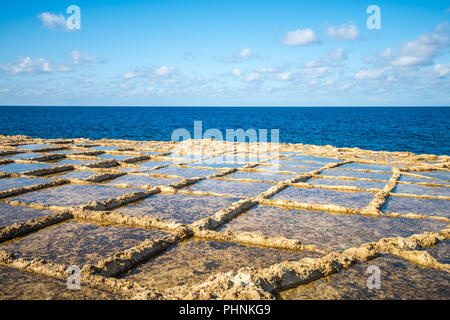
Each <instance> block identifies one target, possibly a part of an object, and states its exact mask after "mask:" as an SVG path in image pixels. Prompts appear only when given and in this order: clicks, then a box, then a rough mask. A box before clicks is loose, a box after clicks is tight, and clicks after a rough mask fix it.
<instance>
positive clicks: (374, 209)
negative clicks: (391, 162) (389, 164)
mask: <svg viewBox="0 0 450 320" xmlns="http://www.w3.org/2000/svg"><path fill="white" fill-rule="evenodd" d="M400 174H401V173H400V169H398V168H392V176H391V178H390V179H389V181H388V182H387V183H386V185H385V186H384V188H383V189H382V190H380V191H379V192H378V193H377V194H375V196H374V197H373V199H372V201H371V202H370V203H369V204H368V205H367V206H366V207H365V208H363V209H362V213H363V214H365V215H373V216H381V215H383V213H382V212H381V209H382V208H383V206H384V204H385V203H386V201H387V199H388V198H389V197H390V195H391V192H392V191H394V189H395V187H396V186H397V181H398V179H399V178H400Z"/></svg>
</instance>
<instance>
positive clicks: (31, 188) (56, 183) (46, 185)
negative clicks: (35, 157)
mask: <svg viewBox="0 0 450 320" xmlns="http://www.w3.org/2000/svg"><path fill="white" fill-rule="evenodd" d="M69 182H70V181H69V180H68V179H59V180H53V181H50V182H45V183H39V184H35V185H31V186H26V187H21V188H13V189H9V190H5V191H0V199H3V198H7V197H12V196H17V195H21V194H25V193H28V192H32V191H36V190H41V189H45V188H51V187H56V186H61V185H64V184H68V183H69Z"/></svg>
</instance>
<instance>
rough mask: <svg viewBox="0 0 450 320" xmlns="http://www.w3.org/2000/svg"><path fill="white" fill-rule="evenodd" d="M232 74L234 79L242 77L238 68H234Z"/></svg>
mask: <svg viewBox="0 0 450 320" xmlns="http://www.w3.org/2000/svg"><path fill="white" fill-rule="evenodd" d="M233 74H234V75H235V76H236V77H239V76H241V75H242V70H241V69H239V68H236V69H234V70H233Z"/></svg>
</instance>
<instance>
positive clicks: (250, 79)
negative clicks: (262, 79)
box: [245, 73, 259, 82]
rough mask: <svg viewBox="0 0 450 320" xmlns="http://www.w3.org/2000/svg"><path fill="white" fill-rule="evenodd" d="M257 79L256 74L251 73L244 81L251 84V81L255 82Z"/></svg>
mask: <svg viewBox="0 0 450 320" xmlns="http://www.w3.org/2000/svg"><path fill="white" fill-rule="evenodd" d="M258 79H259V75H258V74H257V73H251V74H249V75H248V76H247V77H246V78H245V81H246V82H253V81H256V80H258Z"/></svg>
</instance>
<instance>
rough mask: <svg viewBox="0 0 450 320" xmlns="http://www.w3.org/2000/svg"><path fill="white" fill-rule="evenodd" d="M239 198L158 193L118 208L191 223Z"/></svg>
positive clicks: (140, 214)
mask: <svg viewBox="0 0 450 320" xmlns="http://www.w3.org/2000/svg"><path fill="white" fill-rule="evenodd" d="M238 200H239V199H238V198H222V197H214V196H189V195H182V194H156V195H153V196H151V197H149V198H147V199H145V200H143V201H141V202H139V203H136V204H131V205H128V206H126V207H123V208H120V209H118V211H119V212H121V213H124V214H127V215H133V216H140V217H144V216H151V217H155V218H158V219H161V220H165V221H175V222H179V223H183V224H190V223H193V222H194V221H196V220H199V219H203V218H207V217H210V216H212V215H214V213H216V212H217V211H219V210H221V209H224V208H228V207H229V206H230V205H231V204H233V202H235V201H238Z"/></svg>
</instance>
